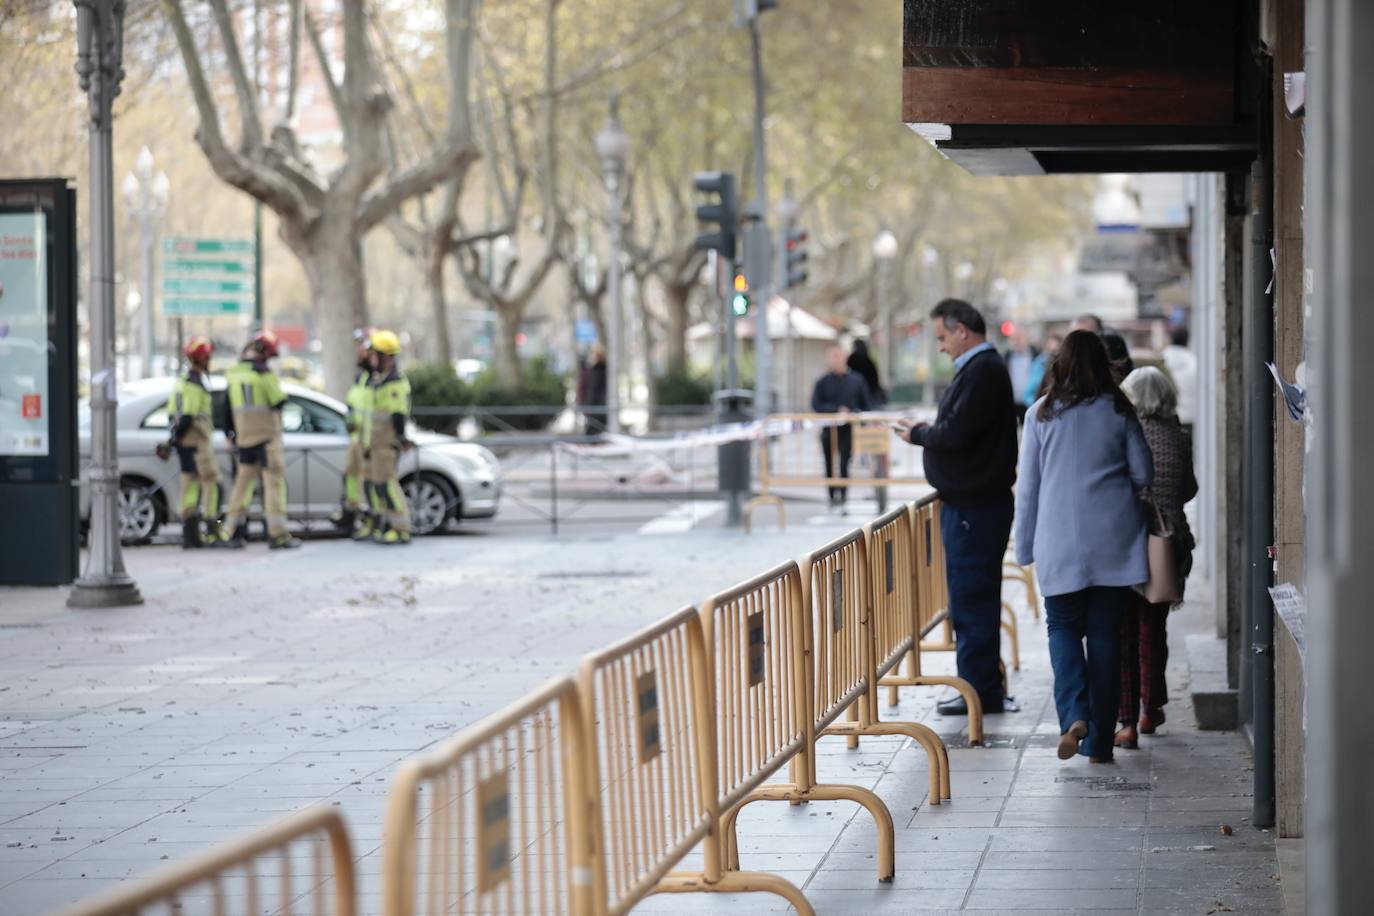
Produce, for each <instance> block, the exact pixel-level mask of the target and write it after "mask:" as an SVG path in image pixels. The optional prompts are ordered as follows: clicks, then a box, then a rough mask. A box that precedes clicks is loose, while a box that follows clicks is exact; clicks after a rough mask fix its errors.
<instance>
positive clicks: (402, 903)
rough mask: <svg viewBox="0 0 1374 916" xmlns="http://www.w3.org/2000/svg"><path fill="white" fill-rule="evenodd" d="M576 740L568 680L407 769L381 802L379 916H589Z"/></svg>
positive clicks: (584, 802)
mask: <svg viewBox="0 0 1374 916" xmlns="http://www.w3.org/2000/svg"><path fill="white" fill-rule="evenodd" d="M583 740H584V737H583V716H582V709H581V704H580V702H579V699H578V695H577V685H576V684H575V683H574V681H573V679H572V678H569V677H564V678H560V679H557V680H555V681H553V682H551V683H549V684H547V685H545V686H544V687H543V688H541V689H540V690H538V691H536V692H535V693H534V694H533V695H531V696H530V697H528V698H526V699H524V700H521V701H520V702H518V703H516V704H514V705H512V706H510V707H507V708H506V709H504V710H502V711H500V712H498V713H496V714H495V715H493V716H490V717H488V718H486V719H484V720H482V721H481V722H478V723H477V724H475V725H473V726H471V727H470V728H467V729H464V730H463V731H462V732H461V733H460V734H459V735H457V736H456V737H454V738H452V739H450V740H449V741H447V742H446V743H444V744H442V745H440V746H439V747H438V748H437V749H436V750H434V751H432V752H430V753H427V754H425V755H423V756H421V757H418V758H415V759H412V760H410V761H407V762H406V763H405V764H403V765H402V767H401V769H400V770H399V771H398V772H397V774H396V777H395V779H394V780H393V782H392V787H391V792H390V794H389V796H388V800H387V809H386V834H385V839H384V842H383V849H382V862H383V872H382V912H383V913H384V914H385V916H419V914H425V916H438V914H441V913H443V914H451V913H457V914H460V916H461V914H465V913H521V914H564V913H571V914H584V913H590V912H592V908H591V907H592V899H591V895H592V890H593V887H592V881H591V877H590V875H591V871H592V865H593V859H592V855H593V848H594V847H593V843H594V839H593V834H592V833H591V830H592V828H593V826H594V825H593V824H592V823H591V820H592V811H591V807H590V802H589V801H588V793H587V792H586V789H585V787H586V786H587V784H588V783H587V773H586V755H585V753H584V750H583V748H582V741H583Z"/></svg>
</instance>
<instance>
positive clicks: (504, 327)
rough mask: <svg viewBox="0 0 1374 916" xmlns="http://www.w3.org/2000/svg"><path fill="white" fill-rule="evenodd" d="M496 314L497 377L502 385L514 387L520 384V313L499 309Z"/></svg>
mask: <svg viewBox="0 0 1374 916" xmlns="http://www.w3.org/2000/svg"><path fill="white" fill-rule="evenodd" d="M496 314H497V316H498V318H497V322H496V375H497V377H498V378H500V380H501V384H503V385H508V386H511V387H514V386H515V385H518V384H519V383H520V345H519V344H518V343H517V342H516V338H517V337H518V336H520V313H519V312H518V311H515V310H512V309H510V308H499V309H497V312H496Z"/></svg>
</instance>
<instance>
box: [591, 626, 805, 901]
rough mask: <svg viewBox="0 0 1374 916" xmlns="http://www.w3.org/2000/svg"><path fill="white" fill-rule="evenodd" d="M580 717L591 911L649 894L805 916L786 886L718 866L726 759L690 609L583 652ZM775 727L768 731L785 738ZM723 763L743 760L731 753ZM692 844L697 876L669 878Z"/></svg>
mask: <svg viewBox="0 0 1374 916" xmlns="http://www.w3.org/2000/svg"><path fill="white" fill-rule="evenodd" d="M578 689H579V692H580V695H581V697H582V701H583V704H584V708H585V710H586V720H587V722H586V731H587V742H586V746H587V747H588V749H589V751H590V753H589V755H588V762H589V770H590V771H591V782H590V783H589V785H590V786H593V787H597V788H598V789H599V791H597V792H595V793H594V794H595V796H596V798H597V804H598V807H599V811H598V826H599V828H600V836H602V837H604V840H605V849H604V851H603V853H602V863H603V867H600V868H596V869H594V873H593V876H592V877H593V882H594V886H595V900H596V901H597V903H598V904H599V903H601V902H602V901H605V906H604V909H603V908H601V907H598V909H597V912H598V913H600V912H605V913H610V914H620V913H626V912H629V910H630V909H631V908H632V907H633V906H634V905H635V904H636V903H637V902H639V901H640V900H642V899H644V898H645V897H647V896H648V895H650V894H653V893H684V892H693V891H715V892H723V893H741V892H753V891H757V892H765V893H772V894H776V895H778V896H780V897H782V898H784V899H785V900H787V901H788V902H789V903H791V904H792V905H793V906H794V907H796V909H797V912H798V913H799V914H802V916H812V914H814V912H815V911H814V910H813V909H812V908H811V905H810V904H809V903H807V901H806V898H805V897H804V896H803V895H802V893H801V891H800V890H798V889H797V888H796V887H795V886H794V885H793V884H792V883H791V882H789V881H786V880H784V879H783V878H780V877H778V876H776V875H770V874H767V873H764V872H740V871H728V870H726V869H724V868H723V867H722V855H723V849H722V845H721V841H720V837H721V834H720V831H719V829H718V828H719V825H720V812H721V807H722V805H721V798H722V796H725V797H729V796H731V795H733V794H734V793H737V792H739V791H742V790H743V787H744V786H746V785H748V781H747V780H745V781H740V780H739V776H738V774H739V772H740V771H739V768H738V765H737V764H732V767H734V768H733V769H731V770H730V771H729V772H730V773H732V774H734V779H735V781H736V783H737V784H736V786H735V789H734V792H730V791H726V790H723V789H722V788H721V786H722V784H723V782H722V772H721V765H722V763H723V761H724V759H725V755H724V754H721V755H720V756H718V754H717V748H716V735H715V731H716V718H715V713H714V710H715V704H714V700H713V697H712V693H713V690H712V681H711V674H710V662H709V661H708V658H707V653H706V643H705V639H704V636H703V632H702V625H701V615H700V614H699V613H698V612H697V611H696V609H694V608H686V609H684V610H682V611H680V612H678V613H677V614H674V615H673V616H671V617H668V618H667V619H665V620H663V621H661V622H659V623H658V624H655V625H654V626H652V627H649V628H648V629H646V630H643V631H641V632H640V633H638V634H636V635H634V636H631V637H630V638H628V639H626V640H623V641H621V642H619V643H617V644H616V645H614V646H611V647H610V648H608V649H604V650H602V651H600V652H596V653H593V654H592V655H589V656H587V657H586V658H585V659H583V661H582V664H581V666H580V667H579V668H578ZM784 721H785V719H784V718H783V717H779V718H777V719H775V720H774V724H773V725H772V726H770V727H772V728H773V729H775V733H777V732H778V731H780V730H783V728H784V727H783V725H782V724H781V723H783V722H784ZM730 754H731V760H735V759H736V756H735V755H739V756H738V759H739V760H742V759H743V755H744V754H745V749H744V748H742V747H736V746H734V745H731V746H730ZM697 843H701V844H702V847H703V853H704V859H705V862H704V867H703V868H702V869H701V870H700V871H692V872H673V871H670V869H671V868H672V867H673V866H674V865H675V864H677V863H678V862H680V861H681V860H682V859H683V857H684V856H686V855H687V854H688V853H689V852H690V851H691V850H692V848H693V847H694V846H696V844H697Z"/></svg>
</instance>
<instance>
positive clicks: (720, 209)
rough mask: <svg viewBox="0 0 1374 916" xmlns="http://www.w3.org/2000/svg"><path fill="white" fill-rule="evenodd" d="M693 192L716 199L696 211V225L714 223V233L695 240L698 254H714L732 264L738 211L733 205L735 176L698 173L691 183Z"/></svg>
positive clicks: (705, 234) (725, 173) (727, 173)
mask: <svg viewBox="0 0 1374 916" xmlns="http://www.w3.org/2000/svg"><path fill="white" fill-rule="evenodd" d="M692 187H693V188H695V189H696V190H697V191H700V192H703V193H706V194H714V195H716V198H717V199H716V200H715V201H713V202H712V203H708V204H701V205H700V206H698V207H697V221H698V222H701V223H707V224H711V223H714V224H715V225H716V226H717V227H718V228H717V230H716V231H715V232H709V231H708V232H703V233H701V234H700V235H698V236H697V241H696V247H697V249H698V250H699V251H716V252H719V253H720V256H721V257H723V258H725V260H727V261H731V262H733V261H734V260H735V225H736V223H737V222H738V221H739V207H738V204H737V203H736V201H735V176H734V175H732V174H730V173H729V172H701V173H699V174H698V175H697V176H696V177H695V178H693V179H692Z"/></svg>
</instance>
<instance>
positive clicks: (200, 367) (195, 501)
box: [157, 337, 219, 550]
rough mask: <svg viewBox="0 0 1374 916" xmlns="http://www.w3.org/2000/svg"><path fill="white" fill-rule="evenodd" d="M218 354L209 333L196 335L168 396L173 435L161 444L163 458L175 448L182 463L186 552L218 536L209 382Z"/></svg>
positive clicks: (184, 546) (182, 525)
mask: <svg viewBox="0 0 1374 916" xmlns="http://www.w3.org/2000/svg"><path fill="white" fill-rule="evenodd" d="M214 352H215V345H214V344H213V343H211V342H210V339H209V338H207V337H192V338H191V340H190V341H189V342H188V343H187V344H186V349H185V354H186V362H187V364H188V365H187V368H186V372H185V373H183V374H182V375H181V377H180V378H178V379H177V382H176V385H175V386H173V388H172V394H171V396H170V397H169V398H168V399H167V416H168V417H169V419H170V422H171V424H172V428H171V434H170V435H169V436H168V439H167V442H166V444H165V445H159V446H158V447H157V453H158V457H160V458H164V459H165V458H167V457H168V456H170V455H171V452H172V450H173V449H175V450H176V453H177V463H178V464H179V465H180V467H181V546H182V548H183V549H185V550H192V549H195V548H197V547H204V546H206V545H207V544H209V543H212V542H213V541H215V540H217V539H218V534H217V532H216V530H215V529H216V527H217V526H218V524H219V466H218V465H217V464H216V462H215V452H214V449H213V448H212V447H211V443H212V441H213V437H214V432H215V427H214V421H213V420H212V418H211V401H210V388H209V384H208V382H209V378H210V357H211V355H213V354H214ZM202 524H203V525H204V526H205V528H204V530H202V527H201V526H202Z"/></svg>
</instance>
